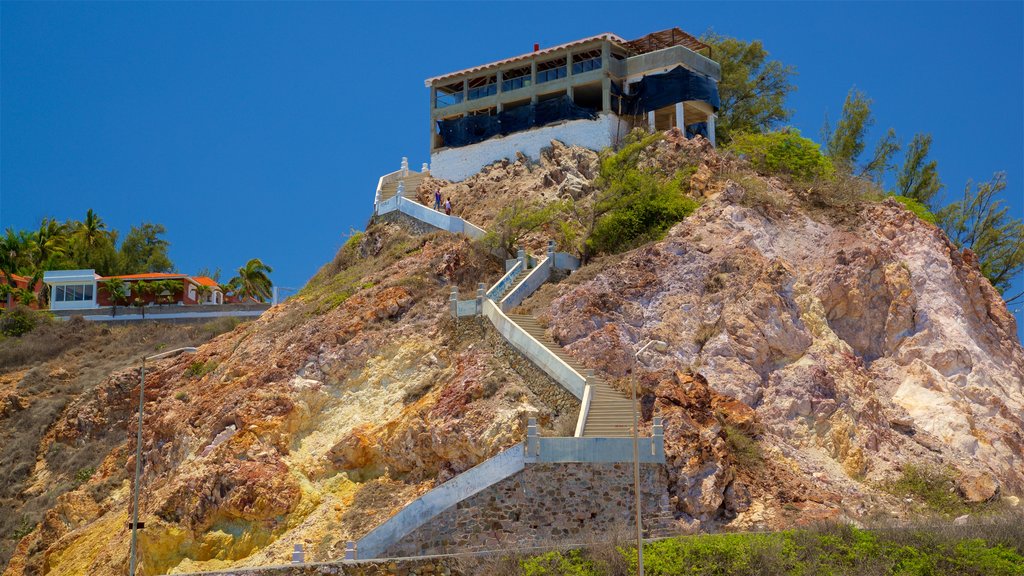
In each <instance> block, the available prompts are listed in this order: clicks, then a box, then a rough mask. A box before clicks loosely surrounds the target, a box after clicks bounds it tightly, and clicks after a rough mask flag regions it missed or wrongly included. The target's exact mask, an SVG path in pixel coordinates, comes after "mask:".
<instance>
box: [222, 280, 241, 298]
mask: <svg viewBox="0 0 1024 576" xmlns="http://www.w3.org/2000/svg"><path fill="white" fill-rule="evenodd" d="M217 287H218V288H220V293H221V294H223V295H224V298H227V297H229V296H234V295H235V291H236V290H238V286H236V285H235V284H234V283H232V282H230V281H228V282H225V283H224V284H217Z"/></svg>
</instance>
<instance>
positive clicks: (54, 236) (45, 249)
mask: <svg viewBox="0 0 1024 576" xmlns="http://www.w3.org/2000/svg"><path fill="white" fill-rule="evenodd" d="M67 245H68V230H67V226H66V225H64V224H61V223H60V222H58V221H57V220H55V219H53V218H43V221H42V223H40V225H39V229H38V230H36V232H35V233H34V234H33V235H32V245H31V250H32V268H33V271H35V272H38V271H40V270H57V269H60V268H62V267H63V266H62V264H63V261H64V255H65V254H66V253H67Z"/></svg>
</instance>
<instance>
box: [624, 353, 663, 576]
mask: <svg viewBox="0 0 1024 576" xmlns="http://www.w3.org/2000/svg"><path fill="white" fill-rule="evenodd" d="M652 344H653V345H654V347H655V348H656V349H658V350H664V349H665V347H666V346H667V344H665V343H664V342H662V341H661V340H651V341H649V342H647V344H644V345H643V346H641V347H640V349H639V350H637V351H636V354H634V355H633V359H634V360H639V359H640V354H643V352H644V350H647V348H648V347H650V346H651V345H652ZM631 380H632V381H633V500H634V507H633V508H634V511H635V512H636V573H637V576H644V527H643V524H641V523H640V498H641V494H642V493H641V491H640V405H639V404H637V398H636V376H633V377H632V378H631Z"/></svg>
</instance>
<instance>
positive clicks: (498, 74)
mask: <svg viewBox="0 0 1024 576" xmlns="http://www.w3.org/2000/svg"><path fill="white" fill-rule="evenodd" d="M504 77H505V75H504V74H502V72H501V70H498V71H497V72H495V73H494V79H495V81H497V82H498V86H497V92H498V94H501V93H502V92H503V90H502V89H501V82H502V79H503V78H504ZM499 106H500V104H499Z"/></svg>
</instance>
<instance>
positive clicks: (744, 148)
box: [728, 129, 835, 182]
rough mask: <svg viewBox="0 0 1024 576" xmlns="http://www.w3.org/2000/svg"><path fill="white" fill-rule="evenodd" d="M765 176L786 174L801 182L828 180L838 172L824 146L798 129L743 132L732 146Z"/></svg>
mask: <svg viewBox="0 0 1024 576" xmlns="http://www.w3.org/2000/svg"><path fill="white" fill-rule="evenodd" d="M728 149H729V150H730V151H732V152H733V153H735V154H737V155H739V156H741V157H743V158H746V159H747V160H748V161H750V164H751V166H753V167H754V169H755V170H757V171H758V172H759V173H761V174H763V175H766V176H768V175H785V176H789V177H790V178H792V179H794V180H796V181H799V182H812V181H815V180H827V179H830V178H832V176H833V175H834V174H835V169H834V168H833V167H832V162H831V161H830V160H829V159H828V157H827V156H825V155H824V154H822V152H821V149H820V147H819V146H818V145H817V144H816V143H815V142H813V141H812V140H808V139H807V138H804V137H803V136H801V135H800V132H799V131H797V130H794V129H787V130H781V131H779V132H766V133H764V134H739V135H737V136H736V137H735V138H734V139H733V142H732V144H731V145H730V146H729V148H728Z"/></svg>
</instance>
